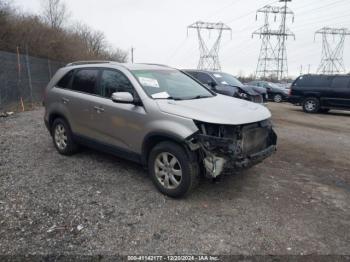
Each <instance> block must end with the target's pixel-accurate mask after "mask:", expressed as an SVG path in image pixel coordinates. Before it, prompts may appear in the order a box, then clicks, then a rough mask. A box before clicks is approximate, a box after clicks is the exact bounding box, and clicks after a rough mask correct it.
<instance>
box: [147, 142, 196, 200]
mask: <svg viewBox="0 0 350 262" xmlns="http://www.w3.org/2000/svg"><path fill="white" fill-rule="evenodd" d="M190 154H192V155H190V156H189V155H188V153H187V152H186V151H185V149H184V148H183V147H181V146H180V145H178V144H176V143H173V142H161V143H159V144H157V145H156V146H155V147H154V148H153V149H152V150H151V153H150V155H149V158H148V170H149V174H150V176H151V179H152V181H153V183H154V185H155V186H156V187H157V189H158V190H159V191H160V192H161V193H163V194H165V195H167V196H170V197H173V198H180V197H183V196H185V195H187V194H189V193H190V192H191V191H192V190H193V189H194V188H195V187H196V186H197V185H198V183H199V166H198V163H197V158H196V156H195V154H194V153H192V152H190Z"/></svg>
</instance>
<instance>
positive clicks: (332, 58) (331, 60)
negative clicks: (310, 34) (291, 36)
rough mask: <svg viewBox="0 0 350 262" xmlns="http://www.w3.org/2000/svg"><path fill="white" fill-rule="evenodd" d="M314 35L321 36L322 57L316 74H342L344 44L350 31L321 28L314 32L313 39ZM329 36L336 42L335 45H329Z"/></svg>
mask: <svg viewBox="0 0 350 262" xmlns="http://www.w3.org/2000/svg"><path fill="white" fill-rule="evenodd" d="M316 35H322V57H321V63H320V65H319V67H318V69H317V73H322V74H337V73H344V72H345V66H344V60H343V55H344V42H345V37H346V36H348V35H350V31H349V30H348V29H347V28H330V27H323V28H321V29H319V30H317V31H316V32H315V38H316ZM329 36H332V37H333V40H334V41H335V40H336V45H333V46H332V45H331V44H330V42H329Z"/></svg>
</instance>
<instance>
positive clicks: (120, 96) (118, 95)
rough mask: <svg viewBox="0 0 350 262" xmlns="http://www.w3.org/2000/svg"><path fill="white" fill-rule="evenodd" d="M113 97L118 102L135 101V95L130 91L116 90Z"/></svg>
mask: <svg viewBox="0 0 350 262" xmlns="http://www.w3.org/2000/svg"><path fill="white" fill-rule="evenodd" d="M111 99H112V101H113V102H116V103H124V104H131V103H133V102H134V97H133V96H132V94H130V93H129V92H115V93H113V94H112V97H111Z"/></svg>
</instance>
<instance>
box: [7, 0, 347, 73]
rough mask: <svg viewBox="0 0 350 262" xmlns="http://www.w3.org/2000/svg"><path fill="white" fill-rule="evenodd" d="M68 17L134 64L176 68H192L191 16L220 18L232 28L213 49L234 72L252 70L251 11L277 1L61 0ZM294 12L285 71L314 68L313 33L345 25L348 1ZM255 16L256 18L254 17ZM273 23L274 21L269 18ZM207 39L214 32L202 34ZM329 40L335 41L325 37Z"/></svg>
mask: <svg viewBox="0 0 350 262" xmlns="http://www.w3.org/2000/svg"><path fill="white" fill-rule="evenodd" d="M13 1H14V2H15V4H16V5H17V6H19V7H20V8H21V9H22V10H23V11H25V12H28V13H35V14H39V13H40V12H41V3H42V0H13ZM63 1H64V2H65V3H66V5H67V7H68V9H69V11H70V21H69V23H74V22H84V23H86V24H88V25H89V26H91V27H92V28H94V29H97V30H101V31H103V32H104V33H105V35H106V37H107V40H108V41H109V42H110V44H111V45H113V46H115V47H118V48H121V49H124V50H126V51H129V50H130V49H131V47H134V48H135V51H134V55H135V56H134V59H135V62H139V63H160V64H167V65H170V66H173V67H176V68H196V67H197V64H198V60H199V48H198V38H197V35H196V32H195V31H189V32H188V34H187V26H188V25H190V24H192V23H194V22H196V21H199V20H201V21H205V22H223V23H225V24H227V25H228V26H229V27H230V28H232V38H231V35H230V34H229V33H225V32H224V33H223V36H222V41H221V47H220V52H219V58H220V63H221V67H222V71H225V72H228V73H232V74H235V75H238V74H241V75H249V74H251V73H254V72H255V70H256V65H257V61H258V56H259V51H260V46H261V39H259V37H257V36H255V37H254V38H252V32H253V31H255V30H257V29H258V28H259V27H261V26H262V25H263V23H264V19H263V15H262V14H261V15H258V16H257V17H256V10H257V9H259V8H261V7H263V6H264V5H267V4H270V5H277V6H278V5H280V3H279V2H278V0H275V1H272V0H63ZM288 6H289V8H290V9H291V10H293V12H294V13H295V18H294V23H293V22H292V18H291V17H289V18H288V20H287V26H288V28H289V29H290V30H291V31H293V32H294V33H295V36H296V39H295V40H294V39H292V38H288V39H287V56H288V68H289V75H291V76H297V75H299V74H300V72H301V68H302V72H303V73H307V72H308V70H309V68H310V72H311V73H314V72H315V71H316V70H317V67H318V65H319V63H320V59H321V50H322V38H321V36H317V37H316V39H315V40H314V32H315V31H316V30H318V29H320V28H322V27H324V26H329V27H348V28H350V1H349V0H322V1H321V0H292V2H291V3H289V4H288ZM256 18H257V20H256ZM270 23H271V25H272V26H273V27H275V26H277V25H278V24H277V23H275V22H274V19H273V18H272V19H271V21H270ZM203 37H204V39H205V40H206V41H208V42H209V44H211V43H212V41H213V39H215V34H214V33H212V34H210V35H209V34H207V33H204V34H203ZM330 42H331V44H335V43H336V40H332V39H331V40H330ZM349 47H350V36H349V37H348V39H347V40H346V41H345V50H344V63H345V67H346V70H347V71H350V48H349Z"/></svg>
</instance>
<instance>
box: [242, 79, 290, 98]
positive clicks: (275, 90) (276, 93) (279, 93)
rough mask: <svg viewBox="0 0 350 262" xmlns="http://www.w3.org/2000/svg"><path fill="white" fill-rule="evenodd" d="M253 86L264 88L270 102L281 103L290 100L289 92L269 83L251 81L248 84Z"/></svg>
mask: <svg viewBox="0 0 350 262" xmlns="http://www.w3.org/2000/svg"><path fill="white" fill-rule="evenodd" d="M247 84H248V85H251V86H257V87H263V88H265V89H266V91H267V95H268V97H269V100H272V101H274V102H276V103H281V102H283V101H287V100H288V95H289V90H288V89H285V88H282V87H279V86H278V85H276V84H274V83H271V82H267V81H251V82H249V83H247Z"/></svg>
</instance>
